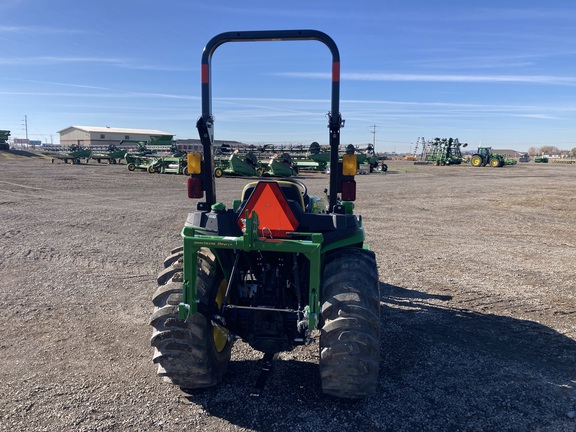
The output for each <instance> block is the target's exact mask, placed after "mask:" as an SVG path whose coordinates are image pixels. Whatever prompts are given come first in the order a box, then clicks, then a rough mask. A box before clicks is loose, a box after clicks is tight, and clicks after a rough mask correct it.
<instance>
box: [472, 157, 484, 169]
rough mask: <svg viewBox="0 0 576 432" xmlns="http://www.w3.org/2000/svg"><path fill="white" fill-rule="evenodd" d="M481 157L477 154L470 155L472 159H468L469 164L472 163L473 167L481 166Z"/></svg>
mask: <svg viewBox="0 0 576 432" xmlns="http://www.w3.org/2000/svg"><path fill="white" fill-rule="evenodd" d="M482 163H483V161H482V157H481V156H478V155H474V156H472V159H470V165H472V166H473V167H479V166H482Z"/></svg>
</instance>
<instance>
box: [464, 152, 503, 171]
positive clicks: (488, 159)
mask: <svg viewBox="0 0 576 432" xmlns="http://www.w3.org/2000/svg"><path fill="white" fill-rule="evenodd" d="M470 165H472V166H473V167H480V166H486V165H490V166H492V167H496V168H500V167H503V166H504V165H506V159H505V158H504V156H503V155H501V154H498V153H492V147H478V151H477V152H476V153H474V154H473V155H472V158H471V159H470Z"/></svg>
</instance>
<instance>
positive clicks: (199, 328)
mask: <svg viewBox="0 0 576 432" xmlns="http://www.w3.org/2000/svg"><path fill="white" fill-rule="evenodd" d="M174 253H175V254H179V255H180V257H181V256H182V254H183V252H182V251H181V250H178V249H176V250H175V252H174ZM167 260H170V261H172V264H171V265H170V266H169V267H168V268H166V269H165V270H163V271H162V272H161V273H160V275H159V276H158V289H157V290H156V292H155V293H154V296H153V297H152V302H153V303H154V311H153V313H152V315H151V317H150V325H151V326H152V327H153V328H154V330H153V333H152V338H151V339H150V343H151V345H152V346H153V347H154V357H153V361H154V363H157V364H158V375H159V376H161V377H163V378H164V380H165V381H167V382H171V383H173V384H176V385H178V386H179V387H181V388H182V389H184V390H186V389H198V388H206V387H211V386H213V385H216V384H218V382H220V380H221V379H222V376H223V375H224V372H225V371H226V367H227V366H228V363H229V362H230V352H231V349H232V344H233V342H231V341H229V340H228V339H227V337H226V335H224V334H223V333H222V330H220V329H219V328H217V327H216V326H214V325H213V324H212V322H211V321H210V319H209V318H207V317H206V316H204V315H202V314H201V313H196V314H194V315H192V316H190V317H189V318H188V319H187V320H185V321H184V320H181V319H180V318H179V317H178V304H179V303H180V302H181V301H182V260H181V259H176V260H174V257H173V256H170V257H168V258H167ZM226 286H227V284H226V280H225V279H224V277H223V275H222V272H221V270H220V269H219V267H218V265H217V263H216V258H215V256H214V255H213V254H212V252H211V251H210V250H209V249H201V250H200V251H199V252H198V279H197V286H196V289H197V298H198V300H199V301H200V302H201V303H202V304H203V305H204V308H205V309H210V308H211V307H212V305H214V304H218V305H219V304H221V302H222V300H223V298H224V294H225V292H226Z"/></svg>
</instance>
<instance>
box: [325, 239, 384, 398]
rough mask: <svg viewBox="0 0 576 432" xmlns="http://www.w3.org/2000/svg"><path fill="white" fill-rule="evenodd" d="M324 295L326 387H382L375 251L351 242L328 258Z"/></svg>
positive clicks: (364, 391) (339, 390) (366, 390)
mask: <svg viewBox="0 0 576 432" xmlns="http://www.w3.org/2000/svg"><path fill="white" fill-rule="evenodd" d="M323 276H324V277H323V284H322V298H321V304H322V307H321V329H320V378H321V381H322V391H323V392H324V393H326V394H329V395H332V396H337V397H341V398H348V399H356V398H362V397H366V396H370V395H372V394H374V393H375V391H376V382H377V380H378V367H379V357H380V289H379V285H378V269H377V266H376V258H375V255H374V252H372V251H369V250H365V249H358V248H346V249H342V250H338V251H336V252H333V253H332V254H331V255H330V256H328V257H327V259H326V265H325V268H324V275H323Z"/></svg>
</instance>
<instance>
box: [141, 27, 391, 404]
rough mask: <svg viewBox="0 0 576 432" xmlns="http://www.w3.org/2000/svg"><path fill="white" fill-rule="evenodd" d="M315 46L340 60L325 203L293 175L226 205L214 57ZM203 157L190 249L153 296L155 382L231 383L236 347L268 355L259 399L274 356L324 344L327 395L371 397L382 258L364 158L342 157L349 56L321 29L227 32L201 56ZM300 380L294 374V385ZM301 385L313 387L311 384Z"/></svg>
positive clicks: (198, 161) (192, 158)
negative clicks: (218, 169)
mask: <svg viewBox="0 0 576 432" xmlns="http://www.w3.org/2000/svg"><path fill="white" fill-rule="evenodd" d="M301 40H314V41H320V42H322V43H323V44H324V45H326V46H327V47H328V48H329V49H330V51H331V53H332V65H331V70H332V80H331V87H332V98H331V110H330V112H329V113H328V115H327V117H328V128H329V142H330V162H329V164H330V165H329V166H330V167H331V170H330V176H329V189H328V190H327V197H326V198H327V201H325V200H324V199H323V198H319V197H313V196H310V195H309V194H308V190H307V188H306V185H305V184H304V183H302V182H301V181H299V180H296V179H294V178H284V179H271V178H261V179H258V180H253V181H250V182H248V183H247V184H246V185H245V187H244V189H243V190H242V193H241V194H240V195H239V196H238V199H236V200H234V201H233V202H232V206H231V207H230V208H227V207H226V205H225V204H224V203H222V202H218V201H217V200H216V191H215V183H216V182H215V172H214V170H215V167H214V152H213V143H214V117H213V116H212V104H211V97H210V95H211V81H210V74H211V59H212V55H213V53H214V51H215V50H216V49H217V48H218V47H219V46H220V45H222V44H224V43H227V42H245V41H252V42H254V41H301ZM201 71H202V72H201V73H202V79H201V82H202V116H201V117H200V118H199V120H198V122H197V124H196V126H197V128H198V132H199V135H200V140H201V143H202V148H203V151H202V153H199V152H198V153H196V152H193V153H189V154H188V156H187V158H188V165H187V168H188V172H189V174H190V177H189V178H188V197H189V198H193V199H198V200H199V201H198V202H197V204H196V211H193V212H192V213H190V214H189V215H188V219H187V221H186V224H185V226H184V228H183V230H182V238H183V245H182V246H180V247H177V248H175V249H174V250H173V251H172V254H171V255H169V256H168V257H167V258H166V260H165V261H164V267H165V269H164V270H163V271H162V272H161V273H160V275H159V276H158V279H157V282H158V288H157V290H156V292H155V293H154V295H153V299H152V301H153V305H154V309H153V312H152V315H151V317H150V325H151V326H152V327H153V333H152V338H151V345H152V346H153V347H154V356H153V361H154V362H155V363H157V364H158V375H159V376H161V377H163V378H164V380H165V381H168V382H171V383H173V384H175V385H177V386H179V387H180V388H182V389H183V390H185V391H189V392H191V391H194V389H199V388H205V387H210V386H214V385H216V384H218V383H219V382H220V381H221V380H222V379H223V378H224V377H225V371H226V368H227V365H228V363H229V362H230V357H231V350H232V345H233V344H234V342H235V341H236V340H243V341H244V342H246V343H247V344H248V345H249V346H251V347H252V348H253V349H254V350H257V351H260V352H262V353H263V355H264V357H263V359H262V362H261V363H260V365H261V370H260V375H259V377H258V379H257V380H256V383H255V386H254V389H253V390H252V391H251V393H250V395H251V396H259V395H260V392H261V391H262V389H263V387H264V383H265V381H266V378H267V377H268V374H269V373H270V371H271V368H272V365H273V360H275V359H276V358H277V354H278V353H279V352H283V351H290V350H292V349H294V348H295V347H296V346H298V345H304V344H309V343H312V342H314V339H315V338H318V339H319V359H320V360H319V363H320V364H319V372H320V383H321V387H322V391H323V392H324V393H326V394H329V395H333V396H337V397H341V398H351V399H356V398H363V397H367V396H370V395H372V394H374V393H375V391H376V384H377V381H378V370H379V355H380V293H379V279H378V269H377V265H376V256H375V254H374V252H372V251H371V250H370V249H369V248H368V246H367V245H366V244H365V243H364V240H365V234H364V227H363V223H362V218H361V216H359V215H356V214H354V203H353V201H355V199H356V181H355V179H354V177H355V175H356V169H357V158H356V154H355V152H354V151H352V152H351V153H350V154H345V155H343V156H342V158H340V157H339V154H338V150H339V146H340V129H341V127H343V126H344V121H343V120H342V117H341V114H340V110H339V100H340V99H339V95H340V55H339V52H338V48H337V46H336V44H335V43H334V41H333V40H332V39H331V38H330V37H329V36H328V35H326V34H324V33H322V32H319V31H315V30H285V31H252V32H229V33H222V34H219V35H217V36H215V37H214V38H212V39H211V40H210V41H209V42H208V44H207V45H206V47H205V49H204V51H203V54H202V67H201ZM286 379H300V380H302V379H303V378H302V377H301V376H300V377H298V376H296V375H293V374H291V377H290V378H286ZM302 385H303V386H304V387H303V389H304V391H306V386H309V385H310V383H309V382H307V381H306V380H303V381H302Z"/></svg>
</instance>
